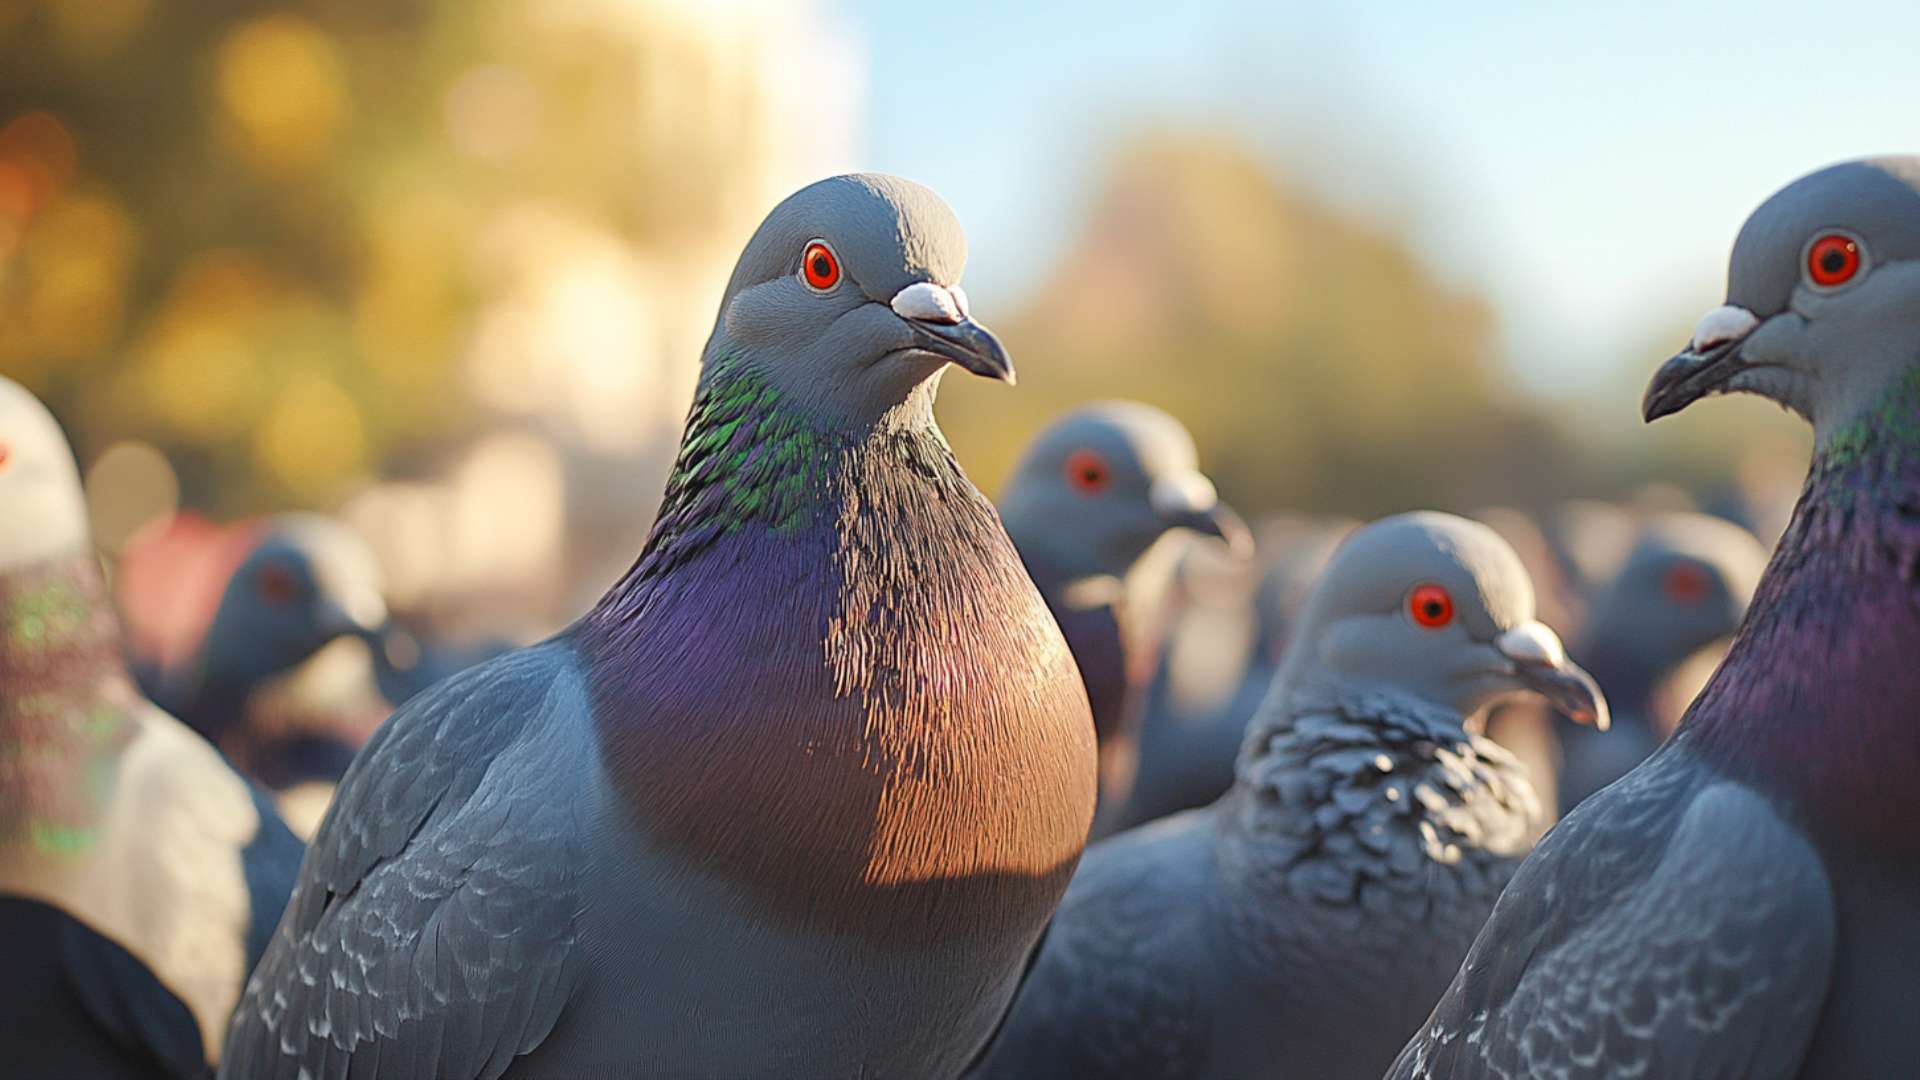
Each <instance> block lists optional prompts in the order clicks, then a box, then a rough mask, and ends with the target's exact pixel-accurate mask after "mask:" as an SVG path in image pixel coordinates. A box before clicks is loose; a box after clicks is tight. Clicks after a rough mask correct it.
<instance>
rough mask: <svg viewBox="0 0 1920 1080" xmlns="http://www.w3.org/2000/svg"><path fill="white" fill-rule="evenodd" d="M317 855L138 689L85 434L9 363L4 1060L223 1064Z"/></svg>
mask: <svg viewBox="0 0 1920 1080" xmlns="http://www.w3.org/2000/svg"><path fill="white" fill-rule="evenodd" d="M300 856H301V847H300V842H299V841H298V840H296V839H295V838H294V837H293V835H292V834H291V833H290V832H288V831H287V829H286V827H285V826H284V825H282V824H281V823H280V821H279V820H278V818H276V817H275V816H274V813H273V810H272V809H271V808H270V807H269V806H268V805H267V804H266V802H265V801H264V800H263V799H261V798H260V797H258V795H257V794H256V793H255V792H253V791H252V790H251V789H250V788H249V787H248V785H247V783H246V781H244V780H243V779H241V778H240V776H239V775H238V774H236V773H235V772H234V771H233V770H232V769H231V768H230V767H229V766H228V765H227V763H226V762H224V761H222V760H221V758H220V755H219V754H218V753H217V752H215V751H214V749H213V748H212V747H211V746H208V745H207V744H206V742H205V741H204V740H202V739H200V738H199V737H197V736H195V735H194V734H193V732H191V731H189V730H187V728H186V726H185V725H183V724H181V723H180V722H179V721H177V720H175V719H174V718H173V717H171V716H168V715H166V714H165V713H163V712H161V711H160V710H159V709H157V708H155V707H154V706H153V705H152V704H151V703H149V702H148V701H146V700H145V699H144V698H142V697H141V696H140V694H139V692H138V691H137V690H136V689H135V688H134V685H133V681H132V679H131V678H130V676H129V675H128V672H127V668H126V663H125V660H124V659H123V656H122V653H121V646H120V634H119V627H118V625H117V623H116V621H115V618H114V612H113V606H112V604H111V602H110V601H109V599H108V595H107V590H106V584H105V581H104V579H103V577H102V575H101V572H100V564H99V561H98V559H97V558H96V556H95V555H94V552H93V549H92V543H91V541H90V539H89V537H88V528H87V516H86V504H85V501H84V500H83V498H82V495H81V489H80V474H79V471H78V469H77V468H76V467H75V464H74V460H73V454H72V451H70V450H69V449H68V447H67V442H66V438H65V436H64V435H63V434H62V433H61V431H60V428H59V426H58V425H57V424H56V423H55V422H54V419H53V417H52V416H51V415H49V414H48V413H47V411H46V409H45V408H44V407H43V406H42V405H41V404H40V402H39V401H37V400H36V399H35V398H34V397H33V396H32V395H31V394H29V393H28V392H27V391H26V390H25V389H24V388H22V387H21V386H20V385H19V384H17V383H15V382H13V381H11V380H9V379H5V378H0V941H4V942H5V943H6V946H5V955H6V966H5V971H4V974H0V1017H5V1022H4V1023H0V1061H3V1062H5V1065H4V1067H3V1068H0V1071H4V1072H5V1073H6V1074H7V1075H9V1076H21V1077H87V1078H89V1080H98V1078H106V1080H111V1078H114V1077H129V1078H132V1077H139V1078H152V1077H200V1076H206V1075H207V1074H208V1073H209V1072H210V1071H211V1068H212V1065H211V1063H212V1062H214V1061H216V1060H217V1057H218V1052H219V1049H220V1045H221V1041H222V1039H223V1038H224V1037H225V1034H226V1028H227V1022H228V1017H229V1016H230V1015H231V1013H232V1011H233V1006H234V1003H235V1002H236V1001H237V1000H238V999H239V996H240V990H241V986H242V984H243V982H244V980H245V979H246V976H247V972H248V971H249V970H250V969H251V967H252V965H253V962H254V961H255V960H256V959H257V958H258V957H259V955H260V953H261V951H262V950H263V948H264V947H265V944H266V941H267V938H268V935H269V934H271V932H272V930H273V927H274V925H275V924H276V923H277V922H278V921H279V919H280V914H281V911H282V909H283V908H284V907H285V905H286V902H287V895H288V893H289V892H290V891H291V889H292V887H293V881H294V876H295V873H296V871H297V870H298V868H299V864H300Z"/></svg>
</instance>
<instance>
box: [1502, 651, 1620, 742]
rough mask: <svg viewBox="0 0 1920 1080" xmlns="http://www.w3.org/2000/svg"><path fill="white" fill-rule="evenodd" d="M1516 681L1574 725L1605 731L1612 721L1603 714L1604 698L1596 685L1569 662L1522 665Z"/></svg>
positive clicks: (1584, 671)
mask: <svg viewBox="0 0 1920 1080" xmlns="http://www.w3.org/2000/svg"><path fill="white" fill-rule="evenodd" d="M1520 680H1521V681H1522V682H1523V683H1525V684H1526V687H1527V689H1529V690H1532V691H1533V692H1534V693H1536V694H1539V695H1540V696H1541V697H1543V698H1546V699H1547V704H1548V705H1550V706H1552V707H1553V709H1554V710H1555V711H1556V712H1559V713H1561V714H1563V715H1565V716H1566V718H1567V719H1569V720H1571V721H1573V722H1574V723H1576V724H1588V725H1591V726H1592V727H1593V728H1594V729H1595V730H1597V731H1605V730H1607V728H1608V726H1610V725H1611V724H1612V722H1613V720H1612V717H1611V716H1610V715H1609V714H1608V712H1607V698H1606V695H1604V694H1602V693H1601V692H1600V684H1599V683H1596V682H1594V681H1593V676H1591V675H1589V674H1587V673H1586V670H1585V669H1583V668H1581V667H1580V665H1578V664H1576V663H1574V662H1573V661H1571V660H1568V661H1564V662H1563V663H1561V664H1560V666H1558V667H1532V666H1528V665H1524V664H1523V665H1521V667H1520Z"/></svg>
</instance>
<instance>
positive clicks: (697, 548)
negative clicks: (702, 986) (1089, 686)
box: [569, 383, 1093, 938]
mask: <svg viewBox="0 0 1920 1080" xmlns="http://www.w3.org/2000/svg"><path fill="white" fill-rule="evenodd" d="M780 406H781V402H780V399H779V395H778V394H777V393H770V392H769V391H767V390H766V389H765V388H764V387H758V388H756V387H754V386H752V384H750V383H749V384H742V385H737V386H728V385H714V386H710V387H708V388H704V389H703V390H702V391H701V394H700V397H699V400H698V401H697V402H696V404H695V407H694V415H693V417H692V418H691V419H690V421H689V423H688V431H687V435H686V438H685V440H684V441H683V444H682V451H681V459H680V463H679V464H678V465H677V466H676V468H675V470H674V473H673V476H672V479H671V480H670V481H669V483H668V492H667V497H666V501H665V503H664V504H663V506H662V508H661V511H660V517H659V520H658V522H657V523H656V525H655V528H654V531H653V535H652V536H651V537H650V539H649V540H648V542H647V545H646V548H645V549H644V551H643V553H642V555H641V557H640V559H639V561H638V562H637V563H636V564H635V565H634V567H633V569H632V570H631V571H629V573H628V574H627V576H626V578H624V579H623V580H622V581H621V583H620V584H619V585H617V586H615V587H614V588H613V589H612V590H611V591H610V592H609V593H608V594H607V596H606V597H605V598H604V599H603V600H602V601H601V602H600V604H599V605H597V606H596V607H595V609H594V611H593V612H591V613H590V614H589V615H588V616H587V617H586V619H584V620H583V621H582V622H581V623H580V624H579V625H577V626H576V627H575V628H574V629H573V630H572V631H571V632H570V635H569V636H570V638H571V640H572V641H573V643H574V644H575V646H576V647H577V648H578V649H579V650H580V653H581V656H582V658H583V660H584V662H585V664H586V665H587V669H588V671H589V686H590V688H591V697H592V709H593V722H594V728H595V732H596V734H597V736H598V738H599V742H600V746H601V753H602V755H603V758H604V760H605V761H606V764H607V769H608V775H609V778H610V780H611V781H612V783H613V785H614V786H615V788H616V789H617V790H619V791H620V792H621V793H622V797H623V798H624V800H625V801H626V802H627V804H628V805H629V806H630V807H631V809H632V811H633V813H634V814H635V816H636V818H637V819H638V820H640V821H641V822H643V823H644V826H643V827H644V829H645V830H646V832H647V833H648V835H649V838H650V840H651V842H653V843H656V844H661V845H665V846H666V847H668V848H670V849H673V850H676V851H682V852H684V853H685V855H686V857H688V858H690V859H695V860H697V861H698V862H699V864H700V865H701V866H703V867H705V868H706V869H707V870H708V871H709V872H711V873H714V874H717V875H720V876H722V877H725V878H727V879H729V880H732V881H734V882H736V883H737V884H739V885H740V886H741V887H743V888H744V889H746V890H747V891H748V893H749V894H750V895H752V896H753V897H755V898H756V899H758V900H759V901H760V902H761V903H763V904H765V905H766V906H767V908H768V910H769V912H771V913H773V914H776V915H778V916H779V917H781V918H785V919H791V920H794V921H795V922H796V923H797V924H800V925H806V926H809V927H813V928H816V929H817V928H819V927H821V926H824V925H828V924H832V925H836V926H838V925H840V924H841V923H845V927H844V929H845V930H847V931H848V932H858V933H860V934H863V935H867V936H874V937H884V938H904V937H915V938H918V937H926V936H929V935H931V936H933V937H936V938H937V937H940V936H942V935H946V936H948V937H951V936H953V935H967V934H973V933H978V932H980V929H981V928H980V927H979V926H977V925H974V924H973V923H971V922H969V921H967V920H968V919H970V918H971V917H972V915H971V914H968V909H967V908H966V905H965V904H963V903H961V902H960V901H959V900H957V899H955V898H956V897H959V896H960V895H961V894H962V893H966V892H967V891H968V890H982V891H986V892H996V891H999V890H1012V891H1014V892H1017V893H1019V894H1020V895H1022V896H1028V898H1029V899H1030V900H1032V899H1035V898H1044V897H1048V896H1051V895H1053V893H1052V892H1051V890H1056V889H1058V888H1059V887H1060V886H1061V884H1063V883H1064V881H1065V879H1066V875H1067V874H1070V873H1071V871H1072V867H1073V864H1074V861H1075V859H1076V858H1077V855H1078V852H1079V850H1080V846H1081V845H1082V844H1083V843H1084V841H1085V839H1086V832H1087V827H1088V825H1089V821H1090V818H1091V811H1092V805H1093V730H1092V724H1091V722H1090V720H1089V716H1088V712H1087V703H1086V695H1085V692H1084V691H1083V690H1082V689H1081V687H1080V680H1079V676H1078V673H1077V671H1076V670H1075V668H1074V665H1073V661H1072V657H1071V655H1070V654H1069V653H1068V651H1067V648H1066V643H1065V642H1064V641H1063V640H1062V639H1061V637H1060V631H1059V629H1058V627H1057V626H1056V625H1055V623H1054V621H1053V619H1052V616H1051V615H1049V614H1048V612H1047V609H1046V606H1045V604H1044V603H1043V602H1042V601H1041V599H1040V596H1039V593H1038V592H1037V591H1036V590H1035V589H1034V587H1033V584H1032V583H1031V582H1030V581H1029V580H1028V579H1027V577H1026V574H1025V572H1024V571H1023V570H1022V568H1021V565H1020V562H1019V558H1018V556H1017V555H1015V553H1014V551H1013V545H1012V543H1011V542H1010V541H1009V540H1008V539H1007V536H1006V533H1005V532H1004V531H1003V530H1002V529H1001V528H1000V525H999V521H998V517H997V515H996V514H995V512H994V509H993V507H992V505H991V504H990V503H988V502H987V500H986V499H985V497H984V496H982V495H981V494H980V493H979V491H977V490H976V489H975V488H974V487H973V485H972V484H971V483H970V482H969V481H968V480H967V478H966V476H965V475H964V474H963V473H962V472H961V470H960V468H959V465H958V463H957V462H955V461H954V458H953V454H952V451H951V450H950V449H949V448H948V446H947V445H946V442H945V440H944V439H943V438H942V437H941V435H940V434H939V431H938V430H937V429H936V428H934V427H933V426H932V424H931V422H930V420H929V421H928V422H925V423H922V422H919V421H918V420H917V419H912V420H911V421H910V422H904V423H883V424H880V425H878V426H876V427H874V428H873V429H872V430H869V431H867V432H865V433H862V434H860V435H857V436H854V435H849V434H846V433H834V432H823V431H822V430H821V429H819V428H818V427H813V428H808V427H804V426H801V425H799V424H797V423H795V422H793V421H790V420H789V419H787V418H785V417H783V416H782V414H781V411H780ZM716 822H724V823H726V827H725V828H723V829H716V826H715V823H716ZM1029 894H1030V896H1029ZM1005 900H1006V897H1005V896H1000V897H999V899H998V900H996V903H998V902H1001V901H1005ZM1023 902H1025V901H1023ZM1050 904H1051V901H1050V900H1049V901H1047V903H1046V904H1045V905H1043V906H1050ZM949 905H951V907H949ZM1014 906H1015V907H1016V908H1019V905H1018V904H1015V905H1014ZM1020 910H1025V909H1024V908H1020ZM975 914H977V912H975ZM956 920H957V921H956Z"/></svg>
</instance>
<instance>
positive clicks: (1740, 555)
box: [1559, 512, 1767, 813]
mask: <svg viewBox="0 0 1920 1080" xmlns="http://www.w3.org/2000/svg"><path fill="white" fill-rule="evenodd" d="M1766 565H1767V552H1766V549H1765V548H1763V547H1761V546H1760V541H1759V540H1757V539H1755V538H1754V536H1753V534H1752V533H1750V532H1748V531H1747V530H1745V529H1743V528H1741V527H1740V526H1738V525H1735V524H1734V523H1733V522H1731V521H1726V520H1723V519H1721V518H1717V517H1710V516H1708V515H1706V514H1698V513H1690V512H1668V513H1663V514H1656V515H1654V516H1653V517H1651V518H1650V519H1648V521H1647V523H1646V525H1645V526H1643V527H1642V529H1641V533H1640V537H1639V540H1638V541H1637V542H1636V543H1635V544H1634V546H1633V550H1632V553H1631V554H1630V555H1628V556H1627V559H1626V562H1625V565H1624V566H1623V567H1621V569H1620V571H1619V573H1618V575H1617V576H1616V577H1615V578H1614V580H1613V581H1612V582H1610V583H1609V584H1608V585H1607V587H1606V588H1605V589H1604V590H1603V591H1602V592H1601V593H1600V594H1599V595H1598V596H1596V597H1595V598H1594V601H1593V606H1592V609H1591V611H1590V612H1589V613H1588V616H1587V625H1586V629H1585V630H1584V631H1583V633H1582V634H1581V643H1580V648H1579V649H1578V650H1577V651H1578V653H1579V655H1580V659H1581V660H1582V661H1583V662H1584V663H1585V664H1586V665H1587V670H1589V671H1591V672H1592V673H1593V677H1594V678H1595V679H1597V680H1598V681H1599V683H1600V689H1601V690H1602V691H1604V692H1605V693H1606V695H1607V704H1608V705H1610V706H1611V707H1612V709H1613V727H1612V729H1611V730H1609V731H1608V732H1607V733H1606V734H1605V735H1599V734H1596V733H1595V732H1594V731H1593V730H1592V729H1591V728H1587V727H1583V726H1580V725H1577V724H1568V723H1562V724H1560V725H1559V736H1560V749H1561V765H1560V785H1559V796H1560V807H1561V813H1565V812H1566V811H1568V810H1571V809H1573V807H1574V806H1575V805H1576V804H1578V803H1579V802H1581V801H1582V800H1583V799H1585V798H1586V797H1587V796H1589V795H1592V794H1593V793H1594V792H1596V791H1598V790H1600V789H1601V788H1603V787H1606V786H1607V785H1608V784H1611V783H1613V782H1614V781H1615V780H1618V779H1619V778H1620V777H1622V776H1625V775H1626V773H1627V770H1629V769H1631V768H1633V767H1634V766H1635V765H1638V764H1640V762H1642V761H1644V760H1646V757H1647V755H1648V754H1651V753H1653V751H1654V748H1655V747H1657V746H1659V745H1660V742H1661V740H1662V739H1665V738H1666V737H1667V730H1666V728H1665V727H1664V726H1663V724H1662V721H1661V718H1660V717H1659V715H1658V713H1659V702H1658V700H1657V692H1658V691H1659V690H1660V689H1661V687H1662V685H1663V684H1665V682H1666V681H1667V679H1668V678H1669V677H1670V676H1672V674H1673V673H1674V672H1675V671H1676V670H1678V669H1679V668H1680V667H1681V665H1683V664H1685V663H1686V662H1687V660H1688V659H1689V658H1690V657H1692V656H1693V654H1695V653H1697V652H1699V651H1700V650H1702V649H1705V648H1707V647H1708V646H1710V645H1712V644H1714V643H1715V642H1719V641H1721V640H1723V639H1725V638H1728V637H1730V636H1731V635H1732V634H1733V632H1734V630H1735V629H1736V628H1737V627H1738V626H1739V625H1740V620H1741V619H1742V618H1743V617H1744V616H1745V615H1746V612H1747V601H1748V600H1749V599H1751V598H1752V596H1753V589H1754V586H1755V585H1757V584H1758V583H1759V581H1760V572H1761V571H1762V570H1763V569H1765V568H1766Z"/></svg>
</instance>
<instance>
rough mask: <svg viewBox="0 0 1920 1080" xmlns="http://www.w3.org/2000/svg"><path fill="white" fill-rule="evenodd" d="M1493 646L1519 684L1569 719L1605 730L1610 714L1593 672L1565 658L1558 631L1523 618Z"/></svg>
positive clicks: (1565, 652) (1496, 640) (1565, 654)
mask: <svg viewBox="0 0 1920 1080" xmlns="http://www.w3.org/2000/svg"><path fill="white" fill-rule="evenodd" d="M1493 647H1494V648H1495V649H1498V650H1499V651H1500V655H1502V656H1504V657H1506V658H1507V659H1508V660H1511V661H1513V668H1514V676H1515V677H1516V678H1517V679H1519V681H1520V685H1522V686H1524V687H1526V688H1527V689H1528V690H1531V691H1533V692H1534V693H1536V694H1539V695H1540V696H1541V697H1543V698H1546V699H1547V704H1548V705H1551V706H1553V708H1555V709H1556V710H1558V711H1560V712H1561V713H1564V714H1565V715H1566V717H1567V718H1568V719H1569V720H1572V721H1573V722H1575V723H1577V724H1590V725H1592V726H1593V727H1594V728H1596V729H1597V730H1600V731H1605V730H1607V726H1608V724H1609V723H1611V718H1610V717H1609V716H1608V713H1607V699H1606V696H1605V695H1603V694H1602V693H1601V692H1600V686H1599V684H1598V683H1596V682H1594V681H1593V676H1591V675H1589V674H1587V673H1586V672H1585V671H1583V670H1581V669H1580V666H1579V665H1578V664H1575V663H1574V662H1573V661H1571V660H1569V659H1567V651H1566V649H1565V648H1563V647H1562V646H1561V644H1560V637H1559V635H1557V634H1555V633H1554V632H1553V631H1552V630H1551V629H1549V628H1548V627H1547V626H1546V624H1544V623H1540V622H1534V621H1528V622H1523V623H1521V624H1520V625H1518V626H1516V627H1514V628H1512V629H1511V630H1508V631H1507V632H1505V633H1503V634H1501V635H1500V636H1499V637H1498V638H1495V639H1494V642H1493Z"/></svg>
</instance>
